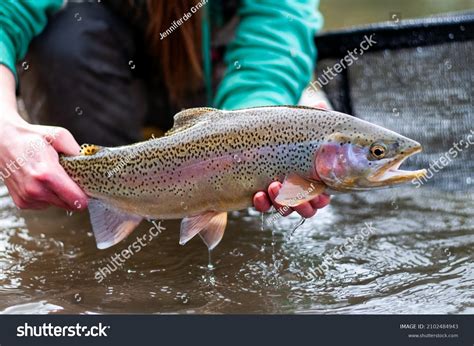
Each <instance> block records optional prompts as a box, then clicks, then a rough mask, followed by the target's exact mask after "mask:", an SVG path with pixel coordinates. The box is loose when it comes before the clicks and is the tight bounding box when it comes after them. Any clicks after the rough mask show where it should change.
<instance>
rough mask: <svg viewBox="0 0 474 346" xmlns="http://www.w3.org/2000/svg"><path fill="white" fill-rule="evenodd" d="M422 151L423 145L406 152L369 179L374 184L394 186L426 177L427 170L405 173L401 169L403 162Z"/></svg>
mask: <svg viewBox="0 0 474 346" xmlns="http://www.w3.org/2000/svg"><path fill="white" fill-rule="evenodd" d="M421 151H422V148H421V145H420V146H418V147H414V148H413V149H410V150H408V151H405V152H404V153H403V155H401V156H400V157H399V158H396V159H393V160H392V161H390V162H388V163H386V164H384V165H383V166H382V167H380V168H379V169H378V170H377V171H376V172H375V173H374V174H372V175H371V176H369V177H368V178H367V179H368V180H369V181H371V182H373V183H378V184H383V185H392V184H401V183H405V182H407V181H411V180H413V179H418V178H422V177H424V176H426V173H427V171H426V169H419V170H417V171H405V170H402V169H399V167H400V166H401V164H402V163H403V161H405V160H406V159H407V158H408V157H410V156H412V155H414V154H417V153H419V152H421Z"/></svg>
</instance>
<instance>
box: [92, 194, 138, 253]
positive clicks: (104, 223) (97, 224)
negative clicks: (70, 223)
mask: <svg viewBox="0 0 474 346" xmlns="http://www.w3.org/2000/svg"><path fill="white" fill-rule="evenodd" d="M89 214H90V219H91V224H92V229H93V231H94V236H95V240H96V243H97V248H99V249H107V248H109V247H111V246H113V245H115V244H117V243H119V242H120V241H122V240H123V239H125V238H126V237H127V236H128V235H129V234H130V233H132V231H133V230H134V229H135V228H136V227H137V226H138V225H139V223H140V222H141V221H142V217H141V216H137V215H132V214H127V213H124V212H121V211H119V210H116V209H115V208H113V207H111V206H109V205H107V204H106V203H104V202H102V201H99V200H97V199H90V200H89Z"/></svg>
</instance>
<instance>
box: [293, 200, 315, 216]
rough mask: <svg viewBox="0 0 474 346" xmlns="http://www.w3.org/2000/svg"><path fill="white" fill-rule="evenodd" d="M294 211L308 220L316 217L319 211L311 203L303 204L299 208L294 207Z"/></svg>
mask: <svg viewBox="0 0 474 346" xmlns="http://www.w3.org/2000/svg"><path fill="white" fill-rule="evenodd" d="M293 209H294V210H295V211H296V212H297V213H298V214H300V215H301V216H302V217H304V218H306V219H308V218H310V217H312V216H314V214H316V211H317V209H316V208H314V207H313V206H312V205H311V204H310V203H309V202H304V203H301V204H300V205H299V206H297V207H293Z"/></svg>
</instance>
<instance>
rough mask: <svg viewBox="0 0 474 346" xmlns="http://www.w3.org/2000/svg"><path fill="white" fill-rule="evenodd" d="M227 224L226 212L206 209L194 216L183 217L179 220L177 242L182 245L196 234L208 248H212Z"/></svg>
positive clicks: (219, 239)
mask: <svg viewBox="0 0 474 346" xmlns="http://www.w3.org/2000/svg"><path fill="white" fill-rule="evenodd" d="M226 225H227V213H226V212H217V211H208V212H205V213H203V214H199V215H196V216H190V217H185V218H184V219H183V221H181V232H180V238H179V244H180V245H184V244H186V243H187V242H188V241H189V240H191V239H192V238H193V237H194V236H195V235H196V234H199V236H200V237H201V239H202V240H203V241H204V244H206V246H207V248H208V249H209V250H212V249H214V248H215V247H216V246H217V244H219V242H220V241H221V239H222V237H223V236H224V230H225V226H226Z"/></svg>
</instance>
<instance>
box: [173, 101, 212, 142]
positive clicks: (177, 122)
mask: <svg viewBox="0 0 474 346" xmlns="http://www.w3.org/2000/svg"><path fill="white" fill-rule="evenodd" d="M211 112H219V110H218V109H215V108H210V107H200V108H189V109H185V110H183V111H181V112H179V113H177V114H176V115H175V116H174V125H173V128H171V130H169V131H168V132H166V135H167V136H168V135H172V134H174V133H176V132H179V131H183V130H185V129H187V128H189V127H191V126H193V125H194V124H196V123H197V122H199V121H202V120H203V116H204V115H206V114H208V113H211Z"/></svg>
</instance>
